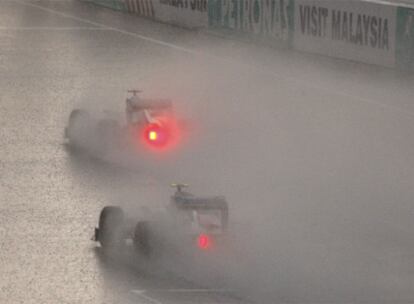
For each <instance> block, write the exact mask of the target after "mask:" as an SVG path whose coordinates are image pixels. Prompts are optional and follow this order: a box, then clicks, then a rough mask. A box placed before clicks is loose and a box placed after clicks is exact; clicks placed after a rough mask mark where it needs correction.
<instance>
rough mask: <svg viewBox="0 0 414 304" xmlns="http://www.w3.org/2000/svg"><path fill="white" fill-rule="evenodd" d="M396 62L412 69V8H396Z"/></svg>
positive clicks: (403, 67) (413, 63) (413, 10)
mask: <svg viewBox="0 0 414 304" xmlns="http://www.w3.org/2000/svg"><path fill="white" fill-rule="evenodd" d="M396 64H397V67H398V68H400V69H404V70H414V8H408V7H398V9H397V33H396Z"/></svg>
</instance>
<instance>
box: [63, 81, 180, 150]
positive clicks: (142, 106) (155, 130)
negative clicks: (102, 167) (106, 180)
mask: <svg viewBox="0 0 414 304" xmlns="http://www.w3.org/2000/svg"><path fill="white" fill-rule="evenodd" d="M128 93H130V94H132V96H129V97H127V98H126V107H125V116H124V118H122V116H121V115H117V114H118V113H115V112H109V111H104V112H102V113H101V112H99V113H97V112H93V113H91V112H89V111H87V110H85V109H74V110H73V111H72V112H71V114H70V116H69V121H68V125H67V127H66V129H65V137H66V138H67V140H68V143H69V145H70V146H72V147H75V148H81V149H84V150H89V151H90V152H96V153H97V154H98V155H102V154H104V153H106V152H107V151H108V150H109V149H112V148H130V147H132V148H133V149H134V150H135V151H140V150H143V149H146V150H152V151H159V152H162V151H169V150H171V149H173V148H174V147H176V146H177V144H178V142H179V141H180V140H181V138H182V135H183V131H184V129H185V123H184V121H182V120H178V119H177V118H176V116H175V114H174V111H173V105H172V102H171V101H170V100H159V99H158V100H157V99H147V98H141V97H140V96H139V95H138V94H139V93H141V91H140V90H135V89H134V90H128Z"/></svg>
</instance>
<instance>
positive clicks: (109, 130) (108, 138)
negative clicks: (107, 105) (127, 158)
mask: <svg viewBox="0 0 414 304" xmlns="http://www.w3.org/2000/svg"><path fill="white" fill-rule="evenodd" d="M119 133H120V132H119V126H118V124H117V123H116V122H115V121H112V120H102V121H100V122H99V123H98V125H97V126H96V132H95V140H96V145H95V148H96V154H97V155H98V156H99V157H104V156H105V155H106V154H107V153H108V151H110V150H111V148H113V147H114V146H115V145H116V140H117V137H118V136H119Z"/></svg>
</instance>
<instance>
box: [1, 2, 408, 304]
mask: <svg viewBox="0 0 414 304" xmlns="http://www.w3.org/2000/svg"><path fill="white" fill-rule="evenodd" d="M413 83H414V78H413V77H412V76H409V75H405V74H402V73H399V72H395V71H391V70H385V69H381V68H377V67H372V66H363V65H360V64H356V63H349V62H341V61H335V60H328V59H323V58H320V57H318V56H310V55H304V54H288V53H286V52H284V51H276V50H273V49H269V48H265V47H254V46H253V45H250V44H248V43H245V42H241V41H228V40H225V39H222V38H220V37H217V36H214V35H210V34H206V33H197V32H192V31H187V30H184V29H180V28H176V27H169V26H167V25H162V24H157V23H154V22H151V21H149V20H146V19H140V18H137V17H134V16H131V15H122V14H120V13H117V12H113V11H110V10H107V9H104V8H100V7H97V6H94V5H90V4H85V3H82V2H78V1H24V0H22V1H7V0H0V98H1V99H0V134H1V136H0V146H1V149H0V242H1V243H0V244H1V251H0V273H1V277H2V278H1V280H0V303H5V304H6V303H7V304H8V303H142V304H147V303H148V304H154V303H155V304H159V303H163V304H166V303H201V304H203V303H248V302H250V301H253V302H255V301H256V302H260V303H264V302H268V303H277V302H301V303H304V302H313V303H315V302H332V303H344V302H347V303H349V302H357V303H358V302H364V303H367V302H370V303H371V302H372V303H374V302H375V303H378V302H384V303H385V302H386V303H394V302H398V303H412V302H414V291H413V290H414V288H413V286H414V237H413V231H414V220H413V218H414V207H413V204H414V203H413V197H414V190H413V187H412V184H413V181H414V170H413V168H414V166H413V165H414V137H413V134H412V130H413V129H414V105H413V100H414V99H413V96H414V89H413V87H414V86H413ZM135 87H139V88H142V89H144V92H145V94H146V95H148V96H156V97H162V98H172V100H174V102H175V104H176V107H177V111H179V112H180V113H182V114H183V115H184V116H186V117H190V118H191V119H192V120H193V121H196V122H197V123H196V125H197V128H196V129H197V132H195V133H194V138H192V140H190V142H188V143H187V146H186V147H183V148H182V149H181V150H179V151H177V153H175V154H174V155H171V156H168V157H166V159H164V158H163V159H159V160H158V159H146V158H143V159H138V160H134V161H131V160H126V159H124V158H123V157H119V156H113V157H112V158H110V159H109V160H108V161H97V160H95V159H94V158H93V157H90V156H88V155H84V154H80V153H76V152H73V151H71V150H70V149H68V148H67V147H66V145H65V141H64V138H63V133H64V128H65V125H66V123H67V118H68V115H69V113H70V111H71V110H72V109H73V108H74V107H77V106H79V105H83V104H86V103H88V104H93V107H94V109H96V110H103V109H104V108H110V109H111V110H114V111H123V107H124V100H125V97H126V96H127V95H126V90H127V89H130V88H135ZM175 181H184V182H189V183H190V184H191V187H192V190H194V192H197V193H202V194H204V193H207V194H209V193H213V194H224V195H226V196H227V198H228V201H229V204H230V219H231V223H232V224H231V226H230V233H231V236H232V242H231V243H232V245H231V246H229V247H231V248H232V249H229V250H228V252H227V253H226V255H225V256H222V257H218V258H217V260H215V259H208V260H206V264H207V265H201V266H200V267H199V268H197V269H196V270H194V269H190V270H188V269H186V265H185V263H183V264H176V263H175V262H171V263H168V261H167V262H166V263H164V264H162V265H160V264H156V265H148V264H146V263H144V262H143V261H135V260H134V257H130V256H127V257H124V256H122V257H121V258H119V259H116V258H115V259H113V258H108V257H105V256H104V255H103V254H102V252H101V250H100V248H99V247H98V246H97V245H96V244H95V243H94V242H92V241H91V238H92V236H93V229H94V227H95V225H96V223H97V218H98V214H99V211H100V209H101V208H102V207H103V206H105V205H111V204H120V205H122V204H124V203H125V204H126V202H127V201H128V202H133V203H134V204H136V205H137V207H139V206H144V205H145V206H152V204H158V203H161V202H162V201H163V200H165V201H167V200H168V197H169V195H170V194H171V189H169V187H168V184H169V183H170V182H175Z"/></svg>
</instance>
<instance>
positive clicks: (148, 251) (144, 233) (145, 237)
mask: <svg viewBox="0 0 414 304" xmlns="http://www.w3.org/2000/svg"><path fill="white" fill-rule="evenodd" d="M151 239H152V237H151V232H150V228H149V224H148V222H145V221H142V222H138V223H137V224H136V225H135V229H134V237H133V241H134V247H135V249H136V251H137V252H138V253H139V254H141V255H143V256H145V257H149V256H151V255H152V253H153V249H154V248H153V246H152V245H151V241H152V240H151Z"/></svg>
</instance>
